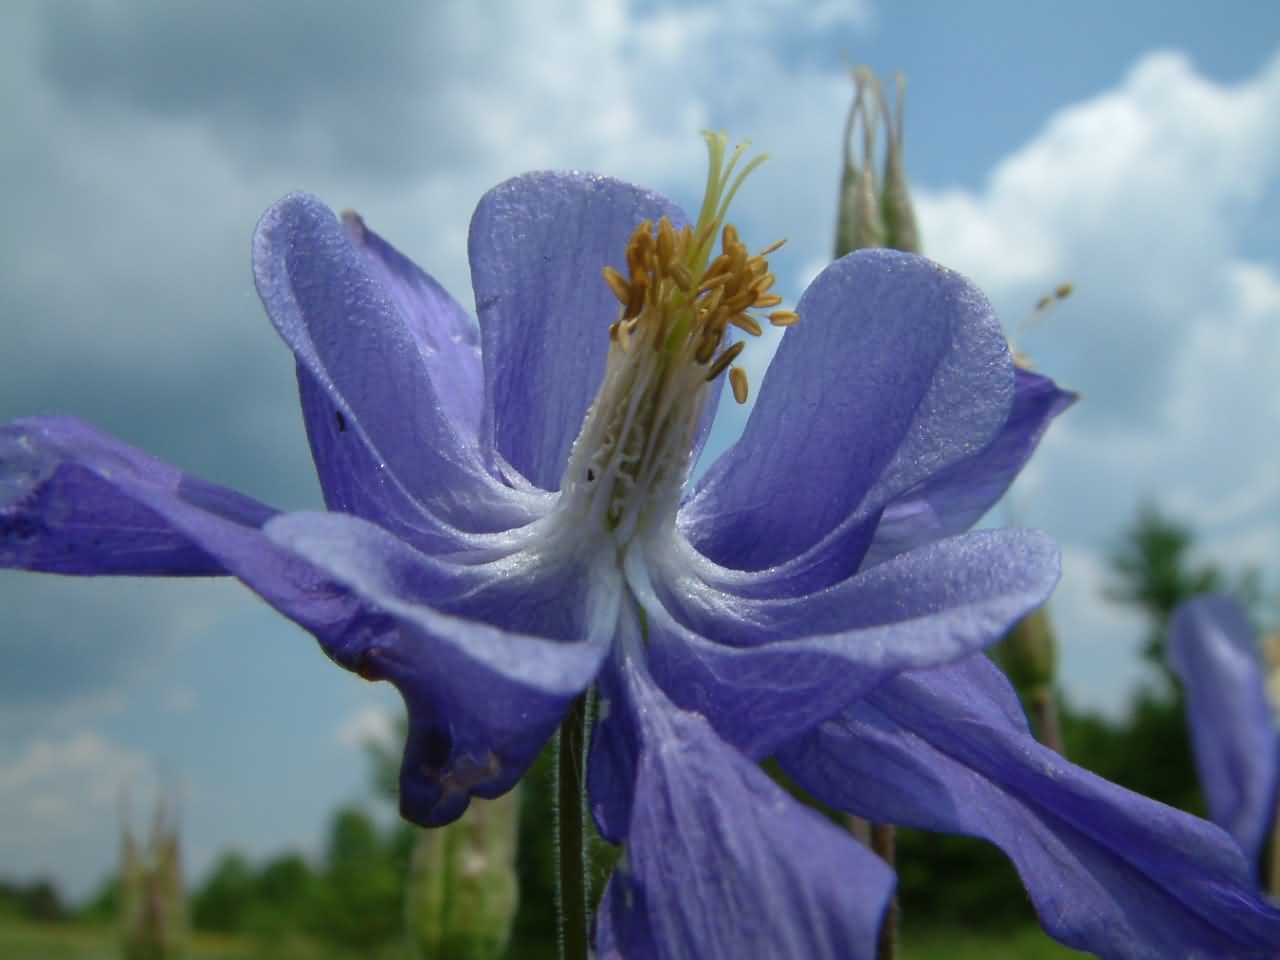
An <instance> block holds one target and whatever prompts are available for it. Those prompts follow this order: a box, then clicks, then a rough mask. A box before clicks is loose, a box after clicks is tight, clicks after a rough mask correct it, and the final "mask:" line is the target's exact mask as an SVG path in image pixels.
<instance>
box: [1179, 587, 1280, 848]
mask: <svg viewBox="0 0 1280 960" xmlns="http://www.w3.org/2000/svg"><path fill="white" fill-rule="evenodd" d="M1169 665H1170V666H1171V667H1172V668H1173V671H1174V673H1176V674H1177V675H1178V678H1179V679H1180V680H1181V681H1182V684H1183V687H1184V688H1185V690H1186V693H1187V724H1188V726H1189V727H1190V729H1191V742H1192V744H1193V745H1194V748H1195V759H1196V767H1197V769H1198V770H1199V773H1200V786H1201V787H1202V788H1203V789H1204V795H1205V800H1206V801H1207V802H1208V805H1209V816H1210V817H1211V818H1212V819H1213V822H1214V823H1216V824H1218V826H1220V827H1222V828H1223V829H1224V830H1226V831H1227V832H1228V833H1230V834H1231V835H1232V836H1233V837H1235V838H1236V842H1237V843H1239V844H1240V846H1241V848H1242V849H1243V850H1244V852H1245V855H1246V856H1247V857H1248V858H1249V860H1250V862H1251V863H1253V865H1254V867H1255V869H1257V868H1258V867H1259V865H1260V863H1261V861H1262V851H1263V848H1264V847H1265V846H1266V842H1267V834H1268V830H1269V828H1270V826H1271V822H1272V820H1274V818H1275V813H1276V792H1277V786H1278V784H1277V777H1280V770H1278V767H1280V763H1278V760H1280V731H1278V730H1277V727H1276V718H1275V714H1274V713H1273V712H1272V709H1271V704H1270V703H1269V702H1268V700H1267V690H1266V684H1265V680H1264V668H1263V665H1262V662H1261V657H1260V656H1259V652H1258V645H1257V641H1256V640H1255V638H1254V632H1253V628H1252V627H1251V626H1250V625H1249V621H1248V619H1247V618H1246V617H1245V614H1244V611H1243V610H1242V609H1240V606H1239V604H1237V603H1236V602H1235V601H1234V600H1232V599H1230V598H1229V597H1224V596H1218V595H1204V596H1199V597H1193V598H1192V599H1190V600H1187V601H1185V602H1184V603H1182V604H1181V605H1180V606H1179V607H1178V609H1177V610H1175V611H1174V613H1173V617H1172V619H1171V620H1170V621H1169Z"/></svg>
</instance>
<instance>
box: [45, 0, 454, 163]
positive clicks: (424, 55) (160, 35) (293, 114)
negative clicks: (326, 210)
mask: <svg viewBox="0 0 1280 960" xmlns="http://www.w3.org/2000/svg"><path fill="white" fill-rule="evenodd" d="M41 13H42V21H43V22H42V23H41V25H40V26H41V29H40V37H41V65H42V69H43V72H44V74H45V76H46V77H47V78H48V80H49V82H50V83H51V84H52V85H53V86H54V88H55V89H56V90H57V91H58V92H59V94H60V95H61V96H62V97H63V98H65V100H67V101H68V102H73V103H75V104H77V105H78V106H79V107H81V108H98V109H101V108H102V107H103V106H104V105H115V106H117V107H120V108H123V109H125V110H127V111H140V112H143V113H146V114H151V115H153V116H156V117H159V118H166V119H190V120H195V121H197V122H199V123H202V124H209V125H211V126H212V127H213V129H214V130H215V133H216V135H217V137H218V140H219V141H220V143H221V145H222V146H223V148H224V149H226V150H227V151H228V152H229V153H230V154H231V155H233V156H234V157H235V158H236V159H237V161H238V162H239V163H241V164H242V165H245V166H247V167H250V168H258V167H261V166H264V165H272V164H276V165H279V164H292V165H295V166H298V165H307V164H310V165H316V166H324V167H329V168H334V169H344V170H350V171H352V172H354V173H356V174H363V175H375V174H376V175H382V176H400V175H405V174H407V173H409V172H410V171H412V170H413V169H415V168H416V167H417V166H418V165H420V164H421V162H422V160H423V158H424V156H425V155H426V154H428V153H430V155H431V157H432V159H437V158H438V159H446V158H447V156H446V157H443V158H442V157H440V154H441V153H442V152H444V153H445V154H446V155H447V152H448V143H447V142H446V141H445V140H444V139H443V138H441V137H440V130H439V129H438V128H437V125H436V124H434V123H433V122H432V120H433V117H432V116H430V115H429V113H428V105H429V104H430V103H431V102H432V101H431V96H430V95H431V93H432V91H433V89H434V88H436V87H438V86H439V84H440V83H441V81H442V80H444V79H447V77H448V75H449V63H448V61H449V57H450V55H451V53H452V52H453V48H452V47H451V46H447V45H445V41H444V40H443V38H442V37H441V34H440V32H438V31H435V30H432V29H430V25H429V24H427V23H426V22H425V21H426V19H427V17H428V15H429V14H430V15H431V16H433V17H438V16H440V15H441V14H440V8H438V7H436V6H435V5H432V4H422V3H415V2H411V0H389V2H386V3H380V4H378V7H377V14H378V15H377V16H370V15H369V13H368V11H367V10H365V9H364V8H362V7H360V6H359V5H357V4H349V3H305V4H304V3H260V2H253V0H232V2H225V3H209V4H203V3H201V4H185V3H171V2H165V0H148V2H123V0H120V2H116V0H103V2H99V3H81V2H56V3H49V4H46V5H44V6H43V7H41ZM433 38H440V39H435V40H433ZM433 48H434V49H433ZM428 148H429V150H428Z"/></svg>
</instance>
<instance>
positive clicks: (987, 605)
mask: <svg viewBox="0 0 1280 960" xmlns="http://www.w3.org/2000/svg"><path fill="white" fill-rule="evenodd" d="M644 557H645V559H644V560H642V559H639V557H638V556H637V554H636V553H635V552H633V553H632V554H629V555H628V558H627V564H626V576H627V583H628V586H629V587H630V589H631V591H632V593H633V594H634V595H635V597H636V600H637V602H638V603H639V604H640V606H641V608H642V609H643V610H644V612H645V616H646V624H647V627H648V647H647V657H648V662H649V667H650V670H651V671H652V673H653V676H654V678H655V679H656V680H657V681H658V683H659V684H660V685H661V686H662V688H663V690H664V691H666V693H667V695H668V696H670V697H671V698H672V699H673V700H674V701H675V702H676V703H678V704H679V705H680V706H681V707H684V708H685V709H688V710H694V711H696V712H698V713H701V714H702V715H704V716H706V717H707V718H708V719H710V720H711V722H712V723H713V724H715V727H716V730H717V732H718V733H719V734H720V736H721V737H722V738H723V739H725V740H727V741H729V742H730V743H732V744H733V745H734V746H736V747H738V748H739V749H741V750H742V751H743V752H745V753H747V754H748V755H749V756H751V757H755V758H759V757H764V756H768V755H769V754H770V753H772V752H773V750H774V749H775V748H776V747H778V746H779V745H781V744H783V743H785V742H787V741H788V740H789V739H791V738H792V737H794V736H797V735H799V734H800V733H801V732H803V731H804V730H806V729H808V728H809V727H811V726H813V725H814V724H816V723H818V722H820V721H822V720H824V719H826V718H827V717H829V716H831V715H833V714H834V713H836V712H838V711H839V710H840V709H842V708H843V707H844V706H845V705H847V704H849V703H851V702H852V701H853V700H855V699H856V698H857V697H859V696H861V695H863V694H864V693H866V692H867V691H868V690H870V689H872V688H873V687H875V686H876V685H878V684H880V683H882V682H883V681H884V680H885V678H886V677H888V676H890V675H892V674H894V673H897V672H899V671H901V670H905V669H911V668H919V667H928V666H936V665H938V664H944V663H948V662H951V661H953V660H957V659H960V658H962V657H965V656H967V655H968V654H970V653H972V652H974V651H975V650H979V649H981V648H982V647H984V646H987V645H988V644H990V643H993V642H995V641H996V640H998V639H999V638H1000V637H1001V636H1003V635H1004V633H1005V632H1007V631H1008V629H1009V627H1010V626H1011V625H1012V624H1014V623H1015V622H1017V620H1018V619H1020V618H1021V617H1022V616H1024V615H1025V614H1026V613H1027V612H1029V611H1030V610H1033V609H1035V608H1036V607H1037V606H1039V605H1040V604H1041V603H1043V602H1044V601H1045V599H1046V598H1047V597H1048V595H1049V593H1050V591H1051V590H1052V589H1053V586H1054V584H1055V583H1056V582H1057V579H1058V573H1059V563H1058V552H1057V548H1056V547H1055V546H1054V545H1053V543H1052V542H1051V541H1050V540H1049V539H1048V538H1047V537H1045V536H1044V535H1043V534H1040V533H1038V532H1036V531H1032V530H986V531H977V532H974V533H969V534H964V535H962V536H959V537H953V538H951V539H949V540H944V541H941V542H939V543H936V544H930V545H928V546H925V547H920V548H918V549H917V550H913V551H912V552H910V553H907V554H903V555H902V556H900V557H896V558H894V559H893V560H891V561H889V562H887V563H884V564H881V565H880V566H878V567H875V568H873V569H871V570H869V571H866V572H865V573H862V574H859V575H858V576H856V577H853V578H851V579H849V580H846V581H845V582H844V583H841V584H838V585H836V586H834V587H831V588H828V589H827V590H824V591H822V592H821V593H818V594H813V595H811V596H808V597H804V598H801V599H797V600H785V601H774V600H756V599H750V598H739V597H735V596H733V595H732V594H731V593H728V592H726V591H724V590H720V589H714V588H712V587H711V586H709V585H708V583H707V582H706V581H705V580H703V579H700V577H699V571H698V570H697V569H696V568H695V567H693V566H692V565H691V564H689V563H687V562H682V560H681V558H680V557H679V555H673V554H672V553H671V552H670V548H669V547H668V549H667V550H663V549H661V548H659V547H654V548H653V549H651V550H648V551H646V552H645V554H644ZM698 559H699V560H700V561H701V562H702V563H704V564H705V563H707V561H705V559H703V558H698ZM722 572H723V573H725V574H731V573H732V572H731V571H722ZM651 578H652V579H651Z"/></svg>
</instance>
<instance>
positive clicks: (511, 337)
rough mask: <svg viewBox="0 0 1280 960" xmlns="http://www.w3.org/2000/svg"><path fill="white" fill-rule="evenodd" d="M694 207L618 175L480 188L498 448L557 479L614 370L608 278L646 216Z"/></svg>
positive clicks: (478, 221)
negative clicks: (608, 368)
mask: <svg viewBox="0 0 1280 960" xmlns="http://www.w3.org/2000/svg"><path fill="white" fill-rule="evenodd" d="M664 215H665V216H667V217H669V218H670V219H671V221H672V222H673V223H674V224H675V225H676V226H677V227H679V226H682V225H683V224H684V223H685V216H684V214H683V213H682V212H681V211H680V209H679V208H678V207H676V206H675V205H674V204H673V203H671V201H669V200H667V199H666V198H665V197H662V196H660V195H659V194H656V193H652V192H650V191H648V190H642V189H640V188H639V187H635V186H632V185H631V184H629V183H623V182H621V181H619V180H613V179H611V178H609V177H601V176H594V175H590V174H583V173H531V174H527V175H525V176H522V177H516V178H515V179H513V180H508V181H507V182H505V183H503V184H500V185H499V186H497V187H495V188H494V189H492V190H490V191H489V192H488V193H487V194H485V195H484V197H483V198H482V199H481V200H480V203H479V205H478V206H477V207H476V212H475V215H474V216H473V217H472V220H471V235H470V240H469V243H468V250H469V253H470V257H471V280H472V285H473V286H474V288H475V295H476V311H477V313H478V315H479V320H480V336H481V342H482V344H483V355H484V367H485V369H484V374H485V399H486V414H487V416H488V418H489V421H488V430H489V432H490V437H491V441H492V444H493V447H494V449H495V450H496V452H497V453H498V454H499V455H500V456H501V457H503V458H505V459H506V461H507V462H509V463H510V464H511V465H512V466H513V467H514V468H515V469H517V470H519V471H520V472H521V473H522V474H523V475H524V476H525V477H526V478H527V479H528V480H529V481H530V482H532V483H533V484H535V485H537V486H539V487H541V488H542V489H544V490H556V489H558V488H559V486H560V478H561V475H562V474H563V472H564V468H565V464H566V462H567V460H568V456H569V448H570V447H571V446H572V444H573V441H574V438H575V437H577V435H578V431H579V429H580V428H581V426H582V421H583V417H584V416H585V415H586V412H587V408H588V407H589V406H590V404H591V401H592V399H593V398H594V397H595V394H596V390H597V388H598V387H599V385H600V381H601V379H602V378H603V376H604V369H605V355H606V354H607V352H608V347H609V336H608V328H609V324H611V323H612V322H613V321H614V320H616V319H617V318H618V301H617V300H616V299H615V298H614V295H613V293H612V292H610V290H609V287H608V285H606V284H605V282H604V280H603V279H602V278H601V273H600V272H601V270H602V269H603V268H604V267H605V266H608V265H612V266H614V267H623V266H624V260H623V254H624V251H625V250H626V246H627V240H628V238H629V237H630V236H631V233H632V231H633V230H634V229H635V227H636V225H637V224H639V223H640V222H641V221H642V220H652V221H654V222H656V221H657V220H658V218H659V217H661V216H664Z"/></svg>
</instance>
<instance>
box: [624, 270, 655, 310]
mask: <svg viewBox="0 0 1280 960" xmlns="http://www.w3.org/2000/svg"><path fill="white" fill-rule="evenodd" d="M644 280H645V275H644V274H643V273H642V274H640V275H639V276H638V277H636V278H635V281H633V282H632V284H631V289H630V291H628V294H627V306H626V308H625V309H624V310H623V311H622V319H624V320H630V319H631V318H632V317H638V316H640V311H641V310H643V309H644V299H645V293H646V291H647V290H648V286H649V285H648V284H647V283H646V282H644Z"/></svg>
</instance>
